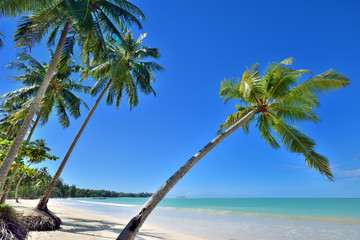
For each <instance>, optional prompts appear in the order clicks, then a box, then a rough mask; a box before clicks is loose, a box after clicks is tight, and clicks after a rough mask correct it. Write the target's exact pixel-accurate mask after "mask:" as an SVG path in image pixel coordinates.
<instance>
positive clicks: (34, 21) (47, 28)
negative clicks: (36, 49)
mask: <svg viewBox="0 0 360 240" xmlns="http://www.w3.org/2000/svg"><path fill="white" fill-rule="evenodd" d="M138 18H139V19H141V20H144V19H145V16H144V14H143V13H142V12H141V10H140V9H139V8H138V7H136V6H135V5H133V4H132V3H130V2H128V1H126V0H111V1H107V0H58V1H52V4H49V6H48V7H47V8H39V9H36V10H34V11H33V12H32V14H31V15H29V16H24V17H22V18H21V19H20V24H19V26H18V29H17V30H16V33H15V37H14V38H15V41H16V42H17V45H18V46H20V47H21V46H23V47H28V48H31V47H33V46H34V44H35V43H38V42H40V40H41V39H42V38H43V36H44V35H45V34H47V32H50V34H49V37H48V42H47V43H48V45H49V46H51V45H53V44H54V43H55V38H56V36H57V34H58V32H59V31H60V30H61V28H62V27H63V26H64V25H65V24H66V23H67V22H71V23H72V24H71V26H70V29H69V34H68V37H67V38H66V41H65V45H64V49H63V55H64V56H70V55H71V54H72V52H73V47H74V44H75V43H76V41H77V42H78V45H79V46H81V49H82V52H81V54H80V57H81V58H82V59H83V62H84V63H85V64H87V65H89V64H90V52H91V53H93V54H95V55H98V54H101V53H102V52H103V51H104V49H105V37H106V36H107V37H110V36H111V35H113V34H115V35H117V36H118V37H119V38H120V39H122V36H121V33H120V32H119V30H118V28H117V25H122V24H135V25H136V26H138V27H139V28H140V29H141V28H142V25H141V23H140V21H139V19H138Z"/></svg>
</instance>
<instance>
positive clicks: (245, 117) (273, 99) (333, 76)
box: [117, 58, 350, 240]
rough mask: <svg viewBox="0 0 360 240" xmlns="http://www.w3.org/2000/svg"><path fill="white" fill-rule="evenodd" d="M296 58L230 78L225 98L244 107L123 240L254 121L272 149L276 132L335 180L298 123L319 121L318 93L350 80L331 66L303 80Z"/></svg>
mask: <svg viewBox="0 0 360 240" xmlns="http://www.w3.org/2000/svg"><path fill="white" fill-rule="evenodd" d="M292 62H293V59H292V58H288V59H285V60H284V61H282V62H280V63H273V64H270V65H269V66H268V68H267V69H266V71H265V72H264V74H263V75H262V76H261V75H260V72H259V70H258V65H257V64H256V65H254V66H253V67H252V68H250V69H248V70H246V71H245V72H244V73H243V75H242V78H241V79H236V80H233V79H228V80H224V81H223V82H222V83H221V90H220V96H221V97H223V99H224V101H225V102H227V101H229V100H232V99H235V100H238V101H239V102H240V103H241V104H242V105H236V108H237V112H236V113H233V114H231V115H229V116H228V118H227V119H226V121H225V123H224V124H222V125H220V128H221V130H220V131H219V135H218V136H217V137H216V138H215V139H213V140H212V141H211V142H210V143H208V144H207V145H206V146H205V147H204V148H203V149H201V150H200V151H199V152H198V153H196V154H195V155H194V156H193V157H192V158H190V160H188V161H187V162H186V163H185V164H184V165H183V166H182V167H181V168H180V169H179V170H178V171H177V172H175V174H173V175H172V176H171V177H170V178H169V179H168V180H167V181H166V182H165V183H164V184H163V185H162V186H161V187H160V188H159V189H158V190H157V191H156V192H155V193H154V194H153V195H152V197H151V198H150V199H149V200H148V201H147V202H146V203H145V205H144V206H143V207H142V208H141V210H140V211H139V213H138V214H137V215H136V216H135V217H134V218H132V219H131V220H130V222H129V223H128V224H127V225H126V227H125V228H124V229H123V231H122V232H121V234H120V235H119V236H118V238H117V239H118V240H119V239H121V240H125V239H126V240H129V239H135V236H136V234H137V232H138V231H139V229H140V227H141V226H142V225H143V223H144V222H145V220H146V218H147V217H148V216H149V214H150V213H151V212H152V210H153V209H154V208H155V207H156V206H157V204H158V203H159V202H160V201H161V199H163V198H164V197H165V195H166V194H167V193H168V192H169V191H170V190H171V189H172V188H173V187H174V185H175V184H176V183H177V182H178V181H179V180H180V179H181V178H182V177H183V176H184V175H185V174H186V173H187V172H188V171H189V170H190V169H191V168H192V167H193V166H194V165H195V164H196V163H197V162H198V161H199V160H200V159H201V158H202V157H204V156H205V155H206V154H207V153H208V152H209V151H210V150H211V149H213V148H214V147H215V146H216V145H217V144H219V143H220V142H221V141H222V140H224V139H225V138H226V137H227V136H229V135H230V134H231V133H233V132H234V131H235V130H236V129H238V128H239V127H241V128H242V129H244V130H245V131H248V129H249V124H250V123H251V122H253V121H256V126H257V128H258V129H259V131H260V135H261V136H262V137H263V139H264V141H266V142H268V143H269V145H270V146H271V147H273V148H279V147H280V144H279V143H278V140H277V139H276V137H275V136H274V135H273V134H274V133H275V134H276V136H277V137H278V139H279V140H280V141H281V144H282V145H283V146H284V147H285V148H286V149H287V150H288V151H289V152H293V153H297V154H300V155H302V156H303V157H304V159H305V163H306V165H307V166H308V167H310V168H313V169H315V170H317V171H318V172H320V173H321V174H323V175H325V176H326V177H327V178H328V179H330V180H332V179H333V175H332V173H331V171H330V168H329V162H328V160H327V158H326V157H324V156H322V155H320V154H319V153H317V152H316V151H315V149H314V148H315V141H314V140H313V139H311V138H310V137H308V136H306V135H305V133H303V132H302V131H301V130H300V129H299V128H298V127H296V125H295V124H297V123H299V122H304V121H311V122H318V121H319V118H318V116H317V115H316V113H315V110H314V109H315V108H316V107H317V106H318V105H319V103H318V96H319V95H321V94H324V93H326V92H329V91H335V90H337V89H339V88H341V87H345V86H346V85H348V84H349V83H350V81H349V79H348V78H347V77H345V76H343V75H342V74H341V73H339V72H335V71H334V70H328V71H326V72H324V73H322V74H319V75H315V76H311V77H310V78H309V79H308V80H306V81H305V82H303V83H301V84H299V83H300V80H301V77H302V76H303V75H304V74H305V73H310V72H309V71H308V70H293V69H292V68H290V67H289V66H288V65H290V64H291V63H292ZM255 116H256V117H255ZM223 130H224V131H223Z"/></svg>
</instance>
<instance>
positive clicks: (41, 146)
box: [15, 139, 58, 203]
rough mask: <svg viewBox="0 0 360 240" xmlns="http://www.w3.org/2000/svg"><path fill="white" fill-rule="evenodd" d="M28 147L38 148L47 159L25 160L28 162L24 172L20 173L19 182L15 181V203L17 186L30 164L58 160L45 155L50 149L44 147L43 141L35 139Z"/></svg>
mask: <svg viewBox="0 0 360 240" xmlns="http://www.w3.org/2000/svg"><path fill="white" fill-rule="evenodd" d="M30 145H31V146H33V147H37V148H39V149H40V151H41V152H42V153H45V155H44V154H43V156H47V158H45V157H37V158H28V159H27V160H28V165H27V168H24V170H23V171H22V172H23V173H22V175H21V177H20V178H19V180H18V181H17V183H16V186H15V200H16V202H17V203H18V202H19V200H18V189H19V186H20V183H21V181H22V179H23V178H24V177H25V175H26V174H27V172H26V170H27V169H28V168H29V167H30V166H31V165H32V164H37V163H41V162H43V161H45V160H46V159H49V160H57V159H58V158H57V157H55V156H50V155H48V154H46V152H50V151H51V149H50V148H49V147H47V146H46V143H45V140H44V139H36V140H35V141H34V142H31V143H30Z"/></svg>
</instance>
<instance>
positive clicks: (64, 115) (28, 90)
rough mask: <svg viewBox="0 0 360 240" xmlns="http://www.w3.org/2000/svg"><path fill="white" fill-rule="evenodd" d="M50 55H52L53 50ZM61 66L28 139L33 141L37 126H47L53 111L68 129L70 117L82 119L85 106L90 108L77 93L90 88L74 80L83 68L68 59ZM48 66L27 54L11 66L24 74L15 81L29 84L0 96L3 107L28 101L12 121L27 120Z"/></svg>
mask: <svg viewBox="0 0 360 240" xmlns="http://www.w3.org/2000/svg"><path fill="white" fill-rule="evenodd" d="M50 53H51V54H52V52H51V51H50ZM26 63H28V65H27V64H26ZM60 63H61V64H59V65H58V67H57V71H56V73H55V74H54V76H53V77H52V79H51V80H50V84H49V86H48V89H47V90H46V92H45V95H44V97H43V99H42V101H41V105H40V108H39V110H38V112H37V117H36V120H35V122H34V125H33V127H32V128H31V131H30V133H29V136H28V139H29V140H30V138H31V136H32V134H33V132H34V130H35V128H36V126H37V124H38V123H39V122H40V123H41V125H44V124H45V123H46V122H47V121H48V119H49V116H50V114H51V113H52V112H53V109H55V110H56V115H57V117H58V121H59V123H60V124H61V125H62V126H63V127H64V128H65V127H68V126H69V125H70V120H69V114H70V115H71V116H73V117H74V118H75V119H77V118H78V117H80V107H81V105H83V106H84V107H85V108H87V109H88V106H87V104H86V103H85V102H84V101H83V100H81V99H80V98H79V97H77V96H76V95H75V94H74V93H73V92H82V93H88V92H89V90H90V87H88V86H85V85H83V84H79V83H76V82H75V81H72V80H70V76H71V74H72V73H77V72H79V71H80V69H81V67H80V66H79V65H76V64H75V63H74V61H72V60H70V59H66V62H65V63H63V62H60ZM48 67H49V65H47V64H45V63H40V62H39V61H37V60H36V59H34V58H32V57H31V56H30V55H28V54H26V53H19V54H18V61H17V62H10V63H9V65H8V68H10V69H15V70H17V71H22V74H21V75H18V76H14V77H13V79H14V80H16V81H20V82H21V83H22V84H23V85H25V86H24V87H20V88H18V89H16V90H15V91H12V92H9V93H5V94H3V95H2V96H0V99H4V102H3V104H2V105H4V106H7V105H13V104H15V103H19V102H24V101H25V104H23V107H22V108H20V109H19V110H18V111H16V112H15V113H14V114H13V116H12V118H15V119H23V118H25V117H26V114H27V112H28V111H29V108H30V104H31V102H32V100H33V99H32V98H33V97H34V96H35V95H36V93H37V91H38V90H39V88H40V85H41V82H42V80H43V78H44V76H45V74H46V71H47V68H48Z"/></svg>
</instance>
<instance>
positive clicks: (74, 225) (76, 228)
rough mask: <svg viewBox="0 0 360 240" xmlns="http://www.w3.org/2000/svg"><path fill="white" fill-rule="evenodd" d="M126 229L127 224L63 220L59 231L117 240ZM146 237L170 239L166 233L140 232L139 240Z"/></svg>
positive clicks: (88, 220) (91, 220)
mask: <svg viewBox="0 0 360 240" xmlns="http://www.w3.org/2000/svg"><path fill="white" fill-rule="evenodd" d="M124 227H125V224H114V223H113V222H110V221H103V220H95V219H81V218H72V217H70V218H66V219H64V220H63V223H62V224H61V227H60V229H59V230H58V231H61V232H68V233H72V234H78V235H85V236H92V237H96V238H97V239H115V238H116V237H117V235H118V234H119V233H120V232H121V231H122V229H123V228H124ZM101 231H107V232H112V233H114V237H108V236H102V234H101ZM146 237H150V238H153V239H169V238H168V237H167V236H166V234H165V233H154V232H150V231H147V230H144V231H141V232H139V234H138V236H137V238H136V239H137V240H144V239H145V238H146Z"/></svg>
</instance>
